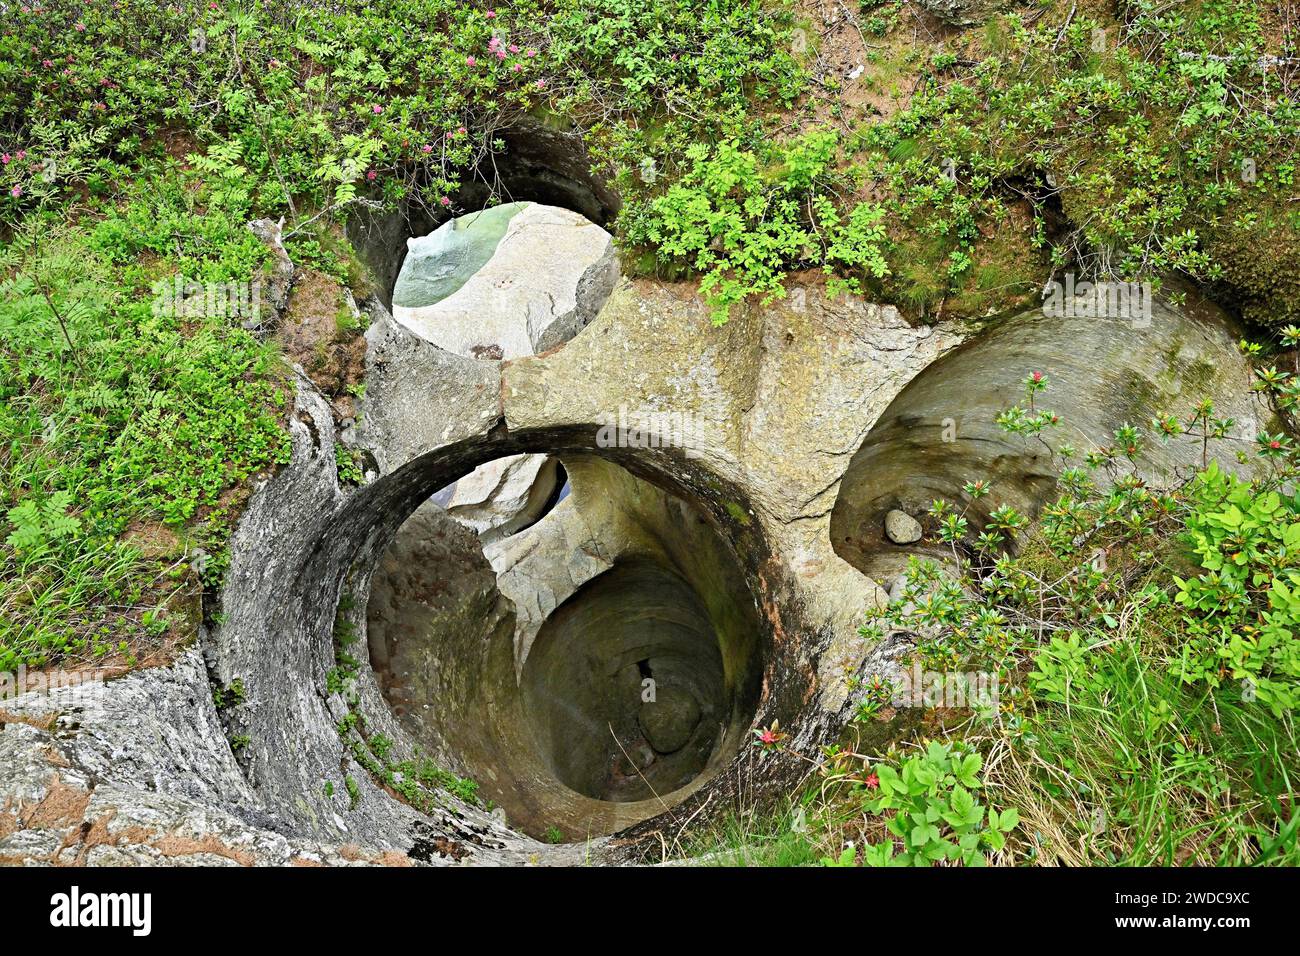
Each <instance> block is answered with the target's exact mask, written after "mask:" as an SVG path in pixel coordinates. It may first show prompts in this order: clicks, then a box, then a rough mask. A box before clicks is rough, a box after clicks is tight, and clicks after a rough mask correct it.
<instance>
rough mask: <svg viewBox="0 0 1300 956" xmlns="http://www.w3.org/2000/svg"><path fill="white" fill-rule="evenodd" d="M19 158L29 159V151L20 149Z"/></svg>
mask: <svg viewBox="0 0 1300 956" xmlns="http://www.w3.org/2000/svg"><path fill="white" fill-rule="evenodd" d="M18 158H19V159H26V158H27V150H25V149H20V150H18Z"/></svg>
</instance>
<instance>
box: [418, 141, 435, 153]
mask: <svg viewBox="0 0 1300 956" xmlns="http://www.w3.org/2000/svg"><path fill="white" fill-rule="evenodd" d="M420 152H422V153H432V152H433V147H432V146H430V145H429V144H428V143H425V144H424V145H423V146H421V147H420Z"/></svg>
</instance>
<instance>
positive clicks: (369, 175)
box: [366, 169, 379, 182]
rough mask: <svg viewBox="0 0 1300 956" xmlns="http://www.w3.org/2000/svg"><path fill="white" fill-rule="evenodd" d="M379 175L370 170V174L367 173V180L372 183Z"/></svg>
mask: <svg viewBox="0 0 1300 956" xmlns="http://www.w3.org/2000/svg"><path fill="white" fill-rule="evenodd" d="M378 175H379V174H378V173H377V172H375V171H374V170H373V169H372V170H370V172H368V173H366V179H368V180H370V181H371V182H374V181H375V177H376V176H378Z"/></svg>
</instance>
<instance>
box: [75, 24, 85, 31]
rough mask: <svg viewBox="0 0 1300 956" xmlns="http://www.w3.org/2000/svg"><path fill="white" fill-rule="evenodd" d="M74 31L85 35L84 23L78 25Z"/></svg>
mask: <svg viewBox="0 0 1300 956" xmlns="http://www.w3.org/2000/svg"><path fill="white" fill-rule="evenodd" d="M72 29H74V30H76V31H77V32H78V33H85V32H86V25H85V24H84V23H78V24H77V25H75V26H74V27H73V28H72Z"/></svg>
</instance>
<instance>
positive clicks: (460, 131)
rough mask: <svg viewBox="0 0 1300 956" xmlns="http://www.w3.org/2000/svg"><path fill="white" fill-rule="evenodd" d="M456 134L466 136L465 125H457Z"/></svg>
mask: <svg viewBox="0 0 1300 956" xmlns="http://www.w3.org/2000/svg"><path fill="white" fill-rule="evenodd" d="M456 135H457V136H464V135H465V127H463V126H457V127H456Z"/></svg>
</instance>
